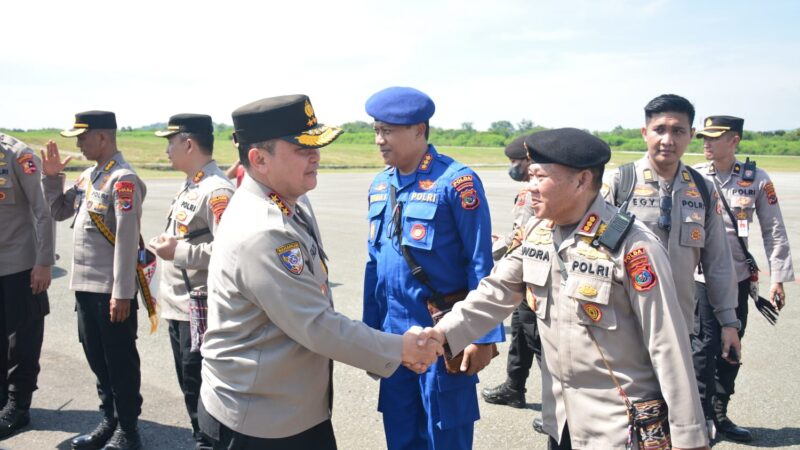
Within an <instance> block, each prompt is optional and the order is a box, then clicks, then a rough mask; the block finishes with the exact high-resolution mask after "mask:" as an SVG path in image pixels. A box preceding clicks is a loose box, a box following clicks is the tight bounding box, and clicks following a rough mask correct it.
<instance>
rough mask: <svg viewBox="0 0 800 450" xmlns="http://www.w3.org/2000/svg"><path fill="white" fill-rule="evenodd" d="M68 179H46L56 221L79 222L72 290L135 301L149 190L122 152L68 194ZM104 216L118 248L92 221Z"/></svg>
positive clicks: (88, 172) (87, 174)
mask: <svg viewBox="0 0 800 450" xmlns="http://www.w3.org/2000/svg"><path fill="white" fill-rule="evenodd" d="M64 182H65V175H64V174H63V173H61V174H58V175H56V176H46V177H44V181H43V184H44V187H45V195H46V197H47V200H48V202H49V203H50V208H51V211H52V213H53V218H54V219H55V220H67V219H73V239H74V241H75V249H74V252H73V257H72V276H71V278H70V282H69V287H70V289H72V290H75V291H84V292H94V293H100V294H111V297H113V298H119V299H132V298H133V297H134V295H135V294H136V263H137V260H138V249H139V227H140V221H141V217H142V201H143V200H144V197H145V194H146V187H145V185H144V183H143V182H142V180H141V179H139V177H138V176H137V175H136V172H134V171H133V169H132V168H131V166H130V165H129V164H128V163H127V162H126V161H125V158H123V156H122V153H120V152H117V153H115V154H114V156H112V157H111V159H110V160H109V161H108V162H106V163H104V164H103V165H102V166H101V165H95V166H94V167H90V168H88V169H86V170H84V171H83V173H81V175H80V177H78V180H77V181H76V182H75V184H74V185H73V186H72V187H71V188H69V189H67V190H66V191H64ZM89 212H93V213H97V214H99V215H100V216H101V217H102V219H103V222H104V223H105V225H106V227H108V229H109V230H110V231H111V233H113V234H114V235H115V236H116V245H114V246H113V247H112V246H111V244H110V243H109V242H108V240H106V238H105V237H104V236H103V235H102V234H101V233H100V230H99V229H98V228H97V227H96V226H95V225H94V223H92V219H91V217H90V216H89Z"/></svg>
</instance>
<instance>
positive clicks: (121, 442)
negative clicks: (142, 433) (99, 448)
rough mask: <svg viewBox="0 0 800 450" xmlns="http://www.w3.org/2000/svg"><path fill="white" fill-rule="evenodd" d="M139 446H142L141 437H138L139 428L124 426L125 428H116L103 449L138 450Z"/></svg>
mask: <svg viewBox="0 0 800 450" xmlns="http://www.w3.org/2000/svg"><path fill="white" fill-rule="evenodd" d="M140 448H142V438H141V437H139V430H138V429H137V428H136V426H133V427H125V429H123V428H122V427H119V428H117V430H116V431H114V435H113V436H111V440H110V441H108V444H106V446H105V447H103V450H139V449H140Z"/></svg>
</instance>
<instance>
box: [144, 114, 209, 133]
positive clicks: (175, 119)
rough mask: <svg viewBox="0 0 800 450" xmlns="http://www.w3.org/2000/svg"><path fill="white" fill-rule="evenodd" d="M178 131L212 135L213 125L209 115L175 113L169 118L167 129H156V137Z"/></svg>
mask: <svg viewBox="0 0 800 450" xmlns="http://www.w3.org/2000/svg"><path fill="white" fill-rule="evenodd" d="M178 133H192V134H199V135H213V134H214V125H213V124H212V123H211V116H209V115H206V114H175V115H174V116H172V117H170V118H169V123H168V124H167V129H166V130H162V131H156V136H158V137H170V136H172V135H173V134H178Z"/></svg>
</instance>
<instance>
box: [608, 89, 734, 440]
mask: <svg viewBox="0 0 800 450" xmlns="http://www.w3.org/2000/svg"><path fill="white" fill-rule="evenodd" d="M644 110H645V121H646V123H645V127H643V128H642V137H643V138H644V141H645V143H646V144H647V154H646V155H645V156H644V157H643V158H641V159H640V160H638V161H636V162H635V163H633V172H634V176H633V182H632V184H631V185H630V187H629V188H628V189H626V186H622V184H623V183H622V178H623V177H622V174H623V172H624V170H625V167H621V168H620V169H619V170H613V171H611V172H610V173H607V174H606V177H605V181H604V185H603V190H602V191H603V195H604V196H605V198H606V200H608V201H609V202H613V203H615V204H617V206H621V205H623V204H625V203H627V210H628V211H629V212H631V213H632V214H634V215H635V216H636V218H637V219H639V220H641V221H642V222H644V224H645V225H647V226H648V227H649V228H650V230H651V231H652V232H653V233H655V235H656V236H658V237H659V239H661V242H662V243H663V244H664V246H665V247H666V248H667V251H668V253H669V259H670V261H671V262H672V275H673V276H674V278H675V280H674V281H675V287H676V289H677V295H678V300H679V301H680V302H681V308H682V310H683V315H684V321H685V323H686V325H687V331H688V333H689V334H691V335H692V336H693V348H694V353H695V355H694V368H695V372H696V375H697V382H698V386H699V388H700V399H701V401H702V403H703V409H704V411H705V413H706V415H707V417H709V418H710V415H709V413H710V404H709V400H710V397H709V396H708V395H707V394H706V389H705V387H706V385H707V384H708V382H707V380H708V379H709V376H713V373H711V372H713V371H709V369H708V367H709V365H708V364H707V363H705V362H704V361H713V360H714V358H715V357H716V354H717V353H719V351H716V352H714V351H712V350H710V349H709V348H707V347H703V346H699V345H697V341H698V336H699V335H701V334H703V333H704V331H702V330H698V325H696V324H695V316H696V314H695V310H696V302H695V284H694V271H695V268H696V267H697V266H698V264H701V267H702V270H703V273H704V274H705V277H706V282H707V283H708V286H709V290H708V291H709V294H710V295H709V302H710V303H711V305H712V307H713V309H714V315H715V317H716V319H717V321H718V322H719V325H720V326H722V337H721V351H722V357H723V358H727V359H729V360H732V358H733V357H734V356H735V357H739V356H740V355H741V347H740V343H739V336H738V334H737V332H738V330H739V328H740V323H739V321H738V319H737V318H736V311H735V308H736V285H735V282H734V281H735V280H734V276H733V263H732V260H731V249H730V246H729V245H728V240H727V238H726V237H725V225H724V223H723V221H722V216H721V215H720V212H721V209H720V208H721V207H722V205H720V204H719V200H718V196H716V195H713V194H714V189H713V185H712V184H711V183H710V182H707V181H704V180H703V177H702V176H701V175H700V174H698V173H696V172H694V173H693V171H692V170H691V169H690V168H688V167H687V166H686V165H684V164H683V162H681V157H682V156H683V154H684V153H685V152H686V148H687V147H688V146H689V143H690V142H691V140H692V135H693V134H694V129H693V128H692V122H693V121H694V106H693V105H692V104H691V103H690V102H689V101H688V100H686V99H685V98H683V97H680V96H677V95H672V94H667V95H661V96H659V97H656V98H654V99H653V100H651V101H650V102H649V103H648V104H647V105H646V106H645V108H644ZM698 182H699V183H704V184H705V185H698ZM704 191H705V192H706V193H707V194H708V204H706V202H707V201H706V199H705V198H704V194H703V192H704ZM731 347H733V349H734V350H733V351H732V352H731V351H730V350H729V349H730V348H731ZM715 348H717V349H719V348H720V347H719V346H715ZM709 433H710V434H713V431H712V429H711V427H710V426H709Z"/></svg>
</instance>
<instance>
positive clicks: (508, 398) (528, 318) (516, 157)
mask: <svg viewBox="0 0 800 450" xmlns="http://www.w3.org/2000/svg"><path fill="white" fill-rule="evenodd" d="M524 141H525V136H520V137H518V138H516V139H514V140H513V141H511V143H509V144H508V145H507V146H506V148H505V155H506V157H508V160H509V163H510V167H509V169H508V175H509V176H510V177H511V179H512V180H514V181H519V182H524V183H527V182H528V181H530V176H529V175H528V166H530V159H529V158H528V151H527V150H526V149H525V145H524ZM532 215H533V208H532V207H531V203H530V191H529V190H528V188H527V186H526V187H524V188H522V189H521V190H520V191H519V193H518V194H517V197H516V198H515V199H514V208H513V209H512V210H511V217H512V218H513V222H512V226H511V232H510V233H508V235H506V236H505V237H497V240H496V241H495V243H494V245H493V246H492V256H493V257H494V260H495V261H497V260H499V259H500V258H502V257H503V256H504V255H505V254H506V253H507V252H509V251H510V250H511V249H513V248H515V247H517V246H519V245H520V244H521V242H522V234H523V233H524V232H525V225H526V224H527V223H528V219H530V218H531V216H532ZM492 238H495V236H492ZM534 356H535V357H536V359H537V360H541V357H542V347H541V342H540V341H539V332H538V331H537V330H536V315H535V314H534V313H533V311H531V308H530V306H529V305H528V303H527V302H522V303H520V304H519V306H518V307H517V309H516V310H514V313H513V314H511V342H510V343H509V346H508V362H507V363H506V373H507V377H506V381H505V382H503V383H502V384H500V385H498V386H495V387H493V388H484V389H483V390H482V391H481V396H483V400H484V401H486V402H487V403H493V404H496V405H508V406H511V407H514V408H524V407H525V391H526V389H525V382H526V380H527V379H528V374H529V373H530V368H531V366H532V365H533V358H534ZM540 422H541V421H538V422H536V424H537V425H538V426H539V427H541V425H540ZM535 426H536V425H535Z"/></svg>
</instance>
